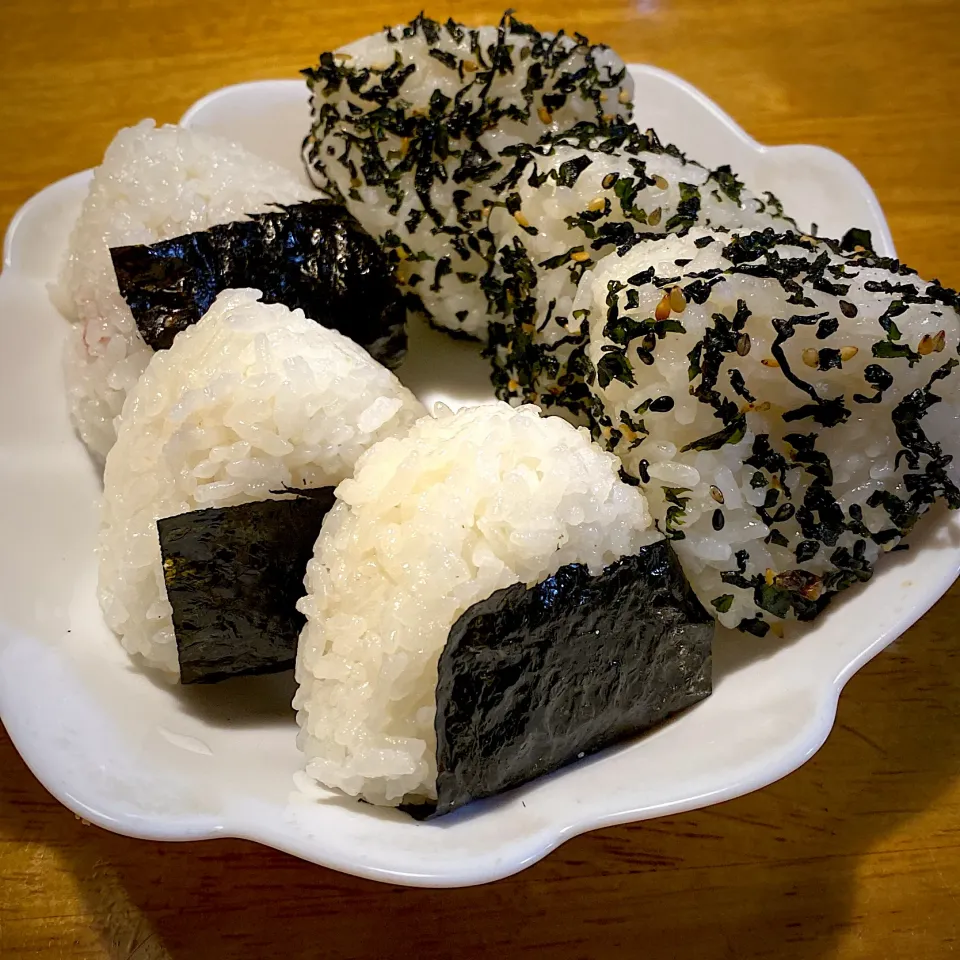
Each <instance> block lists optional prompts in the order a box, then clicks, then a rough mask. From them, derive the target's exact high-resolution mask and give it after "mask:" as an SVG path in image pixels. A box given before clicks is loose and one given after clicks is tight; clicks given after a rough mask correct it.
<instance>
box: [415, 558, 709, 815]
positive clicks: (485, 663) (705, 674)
mask: <svg viewBox="0 0 960 960" xmlns="http://www.w3.org/2000/svg"><path fill="white" fill-rule="evenodd" d="M713 632H714V622H713V618H712V617H711V616H710V615H709V614H708V613H707V611H706V610H704V608H703V606H702V605H701V604H700V602H699V601H698V600H697V598H696V597H695V596H694V594H693V591H692V590H691V589H690V586H689V584H688V583H687V581H686V579H685V577H684V575H683V571H682V570H681V569H680V564H679V561H678V560H677V558H676V555H675V554H674V552H673V550H672V549H671V548H670V546H669V545H668V544H667V543H666V542H664V541H660V542H658V543H655V544H653V545H652V546H649V547H644V548H643V549H642V550H641V551H640V553H639V554H637V555H636V556H633V557H625V558H624V559H622V560H619V561H618V562H616V563H614V564H611V565H610V566H609V567H607V568H606V569H605V570H604V571H603V572H602V573H600V574H599V575H598V576H595V577H594V576H591V575H590V573H589V571H588V570H587V569H586V567H584V566H582V565H580V564H569V565H567V566H565V567H561V568H560V570H558V571H557V573H556V574H554V575H553V576H552V577H548V578H547V579H545V580H543V581H541V582H540V583H538V584H536V585H535V586H534V587H531V588H527V587H526V586H525V585H524V584H522V583H521V584H515V585H514V586H512V587H507V588H506V589H504V590H498V591H497V592H496V593H494V594H493V595H492V596H490V597H489V598H488V599H486V600H481V601H480V602H479V603H475V604H474V605H473V606H472V607H470V608H469V609H468V610H467V611H466V612H465V613H464V614H463V615H462V616H461V617H460V619H459V620H457V622H456V623H455V624H454V625H453V627H452V628H451V629H450V635H449V638H448V640H447V644H446V646H445V647H444V649H443V652H442V653H441V655H440V662H439V665H438V679H437V712H436V721H435V726H436V732H437V802H436V804H435V805H433V804H430V805H427V804H424V805H418V806H415V807H408V808H407V809H408V810H409V812H411V813H412V814H414V815H415V816H417V818H418V819H420V818H422V817H424V816H426V817H428V818H432V817H438V816H441V815H443V814H446V813H449V812H450V811H451V810H455V809H456V808H458V807H461V806H463V805H464V804H467V803H470V802H471V801H472V800H477V799H480V798H481V797H489V796H493V795H495V794H498V793H501V792H503V791H504V790H509V789H510V788H512V787H516V786H519V785H520V784H523V783H527V782H528V781H530V780H533V779H534V778H536V777H540V776H542V775H544V774H546V773H550V772H551V771H553V770H557V769H559V768H560V767H563V766H566V765H567V764H569V763H572V762H574V761H576V760H577V759H579V758H581V757H583V756H586V755H588V754H592V753H595V752H596V751H598V750H602V749H603V748H604V747H607V746H610V745H611V744H614V743H617V742H619V741H622V740H624V739H625V738H628V737H632V736H635V735H637V734H638V733H641V732H642V731H645V730H648V729H650V728H651V727H653V726H654V725H656V724H658V723H661V722H662V721H663V720H665V719H666V718H668V717H669V716H671V715H672V714H675V713H677V712H678V711H680V710H683V709H685V708H686V707H689V706H690V705H691V704H694V703H696V702H697V701H699V700H702V699H704V698H705V697H707V696H708V695H709V694H710V692H711V651H712V640H713Z"/></svg>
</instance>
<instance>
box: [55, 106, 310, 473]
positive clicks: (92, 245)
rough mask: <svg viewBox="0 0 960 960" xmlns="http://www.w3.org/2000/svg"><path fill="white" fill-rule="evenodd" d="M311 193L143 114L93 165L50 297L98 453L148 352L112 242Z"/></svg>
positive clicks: (71, 395)
mask: <svg viewBox="0 0 960 960" xmlns="http://www.w3.org/2000/svg"><path fill="white" fill-rule="evenodd" d="M317 196H318V194H317V192H316V191H315V190H313V189H312V188H310V187H308V186H307V185H306V184H305V183H303V182H302V180H301V178H300V177H299V176H298V175H297V174H295V173H293V172H292V171H290V170H286V169H284V168H283V167H281V166H279V165H277V164H275V163H271V162H270V161H268V160H264V159H262V158H260V157H257V156H254V155H253V154H252V153H250V152H248V151H247V150H244V149H243V148H242V147H239V146H237V145H236V144H234V143H230V142H229V141H228V140H224V139H223V138H221V137H216V136H213V135H211V134H207V133H199V132H197V131H194V130H188V129H186V128H184V127H177V126H162V127H156V126H154V123H153V121H152V120H144V121H143V122H142V123H139V124H137V125H136V126H134V127H126V128H124V129H123V130H121V131H120V132H119V133H118V134H117V135H116V136H115V137H114V138H113V141H112V142H111V144H110V146H109V147H107V150H106V153H105V155H104V158H103V163H101V164H100V166H99V167H97V168H96V170H94V172H93V177H92V179H91V181H90V187H89V190H88V192H87V196H86V198H85V200H84V202H83V207H82V209H81V212H80V217H79V219H78V220H77V223H76V225H75V226H74V228H73V232H72V233H71V235H70V243H69V248H68V253H67V259H66V261H65V263H64V265H63V270H62V272H61V276H60V278H59V282H58V284H57V286H56V288H55V289H54V290H53V291H52V296H53V299H54V301H55V302H56V305H57V307H58V308H59V309H60V310H61V312H62V313H64V315H65V316H67V317H68V319H70V320H71V321H72V327H71V331H70V337H69V339H68V341H67V348H66V356H65V358H64V359H65V367H66V380H67V393H68V399H69V403H70V414H71V417H72V419H73V423H74V426H75V427H76V429H77V432H78V433H79V434H80V437H81V439H82V440H83V442H84V443H85V444H86V445H87V446H88V447H89V448H90V450H91V451H92V452H93V453H94V454H96V455H97V456H98V457H99V458H103V457H105V456H106V455H107V451H108V450H109V449H110V447H111V446H113V442H114V440H115V439H116V428H115V425H114V419H115V418H116V417H117V415H118V414H119V413H120V409H121V407H122V406H123V401H124V399H125V397H126V395H127V393H128V391H130V390H131V389H132V388H133V385H134V384H135V383H136V382H137V377H139V376H140V374H141V373H142V372H143V369H144V367H146V365H147V362H148V361H149V360H150V356H151V354H152V351H151V350H150V348H149V347H148V346H147V345H146V343H144V341H143V338H142V337H141V336H140V333H139V331H138V330H137V325H136V323H135V322H134V319H133V314H131V312H130V308H129V307H128V306H127V304H126V302H125V301H124V299H123V297H122V296H121V295H120V290H119V288H118V287H117V278H116V274H115V273H114V268H113V262H112V261H111V259H110V248H111V247H119V246H127V245H130V244H140V243H144V244H149V243H156V242H157V241H158V240H169V239H171V238H173V237H179V236H182V235H183V234H185V233H192V232H195V231H197V230H204V229H206V228H207V227H211V226H213V225H215V224H220V223H230V222H232V221H235V220H244V219H246V215H247V214H251V213H261V212H263V211H266V210H270V209H274V204H277V203H285V204H286V203H297V202H299V201H302V200H312V199H314V198H315V197H317Z"/></svg>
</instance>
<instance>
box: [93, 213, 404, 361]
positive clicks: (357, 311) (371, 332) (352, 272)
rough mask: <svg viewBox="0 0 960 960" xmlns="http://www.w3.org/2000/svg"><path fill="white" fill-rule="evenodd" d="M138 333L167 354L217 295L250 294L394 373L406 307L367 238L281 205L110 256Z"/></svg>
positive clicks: (336, 216)
mask: <svg viewBox="0 0 960 960" xmlns="http://www.w3.org/2000/svg"><path fill="white" fill-rule="evenodd" d="M110 256H111V258H112V260H113V266H114V269H115V270H116V274H117V283H118V285H119V287H120V293H121V294H122V296H123V298H124V299H125V300H126V302H127V305H128V306H129V307H130V310H131V312H132V313H133V316H134V319H135V320H136V322H137V327H138V329H139V330H140V334H141V336H142V337H143V339H144V341H145V342H146V343H147V345H148V346H150V347H152V348H153V349H154V350H165V349H167V348H169V346H170V344H171V343H173V338H174V337H175V336H176V335H177V333H179V332H180V331H181V330H185V329H186V328H187V327H188V326H190V325H191V324H194V323H196V322H197V321H198V320H199V319H200V317H202V316H203V315H204V314H205V313H206V312H207V310H208V309H209V308H210V305H211V304H212V303H213V301H214V299H215V298H216V296H217V294H219V293H221V292H222V291H224V290H227V289H229V288H231V287H232V288H253V289H256V290H259V291H260V292H261V295H262V296H261V300H262V302H263V303H280V304H283V306H285V307H288V308H289V309H290V310H296V309H300V310H303V312H304V313H305V314H306V316H308V317H309V318H310V319H311V320H315V321H316V322H317V323H320V324H322V325H323V326H325V327H329V328H331V329H333V330H339V331H340V333H342V334H344V335H345V336H347V337H349V338H350V339H351V340H353V341H354V342H355V343H358V344H359V345H360V346H361V347H363V348H364V349H365V350H367V351H368V352H369V353H370V355H371V356H372V357H373V358H374V360H377V361H379V362H380V363H382V364H384V365H385V366H387V367H390V368H393V367H396V366H398V365H399V364H400V361H401V360H402V359H403V356H404V354H405V353H406V349H407V333H406V307H405V306H404V302H403V298H402V297H401V295H400V293H399V291H398V289H397V285H396V281H395V279H394V276H393V270H392V268H391V267H390V265H389V263H388V262H387V259H386V256H385V255H384V253H383V251H382V250H381V249H380V247H379V246H378V244H377V242H376V241H375V240H374V239H373V237H371V236H370V234H368V233H367V232H366V231H365V230H364V229H363V227H361V226H360V224H359V223H358V222H357V221H356V219H355V218H354V217H353V216H351V214H350V213H349V212H348V211H347V210H346V209H345V208H344V207H343V206H342V205H340V204H337V203H334V202H333V201H330V200H312V201H309V202H307V203H298V204H290V205H287V206H279V209H277V210H273V211H267V212H264V213H255V214H251V215H249V216H248V217H247V218H246V219H244V220H239V221H235V222H233V223H224V224H217V225H215V226H212V227H208V228H207V229H206V230H203V231H201V232H198V233H190V234H185V235H184V236H180V237H174V238H172V239H170V240H162V241H160V242H158V243H154V244H143V245H137V246H124V247H113V248H111V250H110Z"/></svg>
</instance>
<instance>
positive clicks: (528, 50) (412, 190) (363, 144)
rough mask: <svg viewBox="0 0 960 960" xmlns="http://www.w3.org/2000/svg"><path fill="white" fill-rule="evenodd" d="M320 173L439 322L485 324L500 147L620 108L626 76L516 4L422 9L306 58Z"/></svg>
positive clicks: (624, 103)
mask: <svg viewBox="0 0 960 960" xmlns="http://www.w3.org/2000/svg"><path fill="white" fill-rule="evenodd" d="M307 77H308V83H309V84H310V88H311V91H312V94H313V120H314V123H313V132H312V135H311V140H310V141H309V143H308V145H307V150H306V159H307V163H308V166H309V167H310V168H311V169H312V170H313V172H314V174H315V177H316V180H317V182H318V184H319V185H320V186H321V187H323V189H325V190H328V191H330V192H331V194H332V195H334V196H336V197H337V198H338V199H342V200H343V202H344V203H345V204H346V205H347V207H348V208H349V209H350V212H351V213H353V215H354V216H355V217H356V218H357V219H358V220H359V221H360V222H361V223H362V224H363V225H364V227H366V229H367V230H369V231H370V232H371V233H372V234H373V235H374V236H376V237H377V238H378V239H379V240H380V241H381V242H382V243H383V244H384V245H385V246H386V247H387V248H388V249H389V250H391V251H392V252H393V254H394V256H395V257H396V259H397V261H398V263H399V264H400V270H399V276H400V279H401V280H402V282H404V283H405V285H406V288H407V290H408V292H409V293H410V294H411V295H412V296H414V297H416V298H419V300H420V301H421V303H422V305H423V307H424V308H425V310H426V311H427V313H428V314H429V315H430V316H431V318H432V320H433V322H434V323H435V324H436V325H438V326H441V327H446V328H449V329H451V330H453V331H455V332H457V333H462V334H467V335H469V336H474V337H479V338H480V339H483V338H484V337H485V332H486V325H487V301H486V297H485V296H484V293H483V291H482V289H481V286H480V280H481V278H482V277H483V275H484V273H485V272H486V268H487V262H488V260H489V256H490V250H489V236H488V234H487V231H486V218H487V213H488V212H489V206H490V204H491V203H492V202H493V200H494V199H495V198H496V190H495V187H496V184H497V182H498V181H499V180H500V179H501V178H502V177H503V176H504V174H506V172H507V171H508V170H509V169H510V167H511V166H512V163H513V161H512V159H511V158H501V157H500V152H501V151H502V150H503V149H505V148H507V147H509V146H512V145H515V144H517V143H520V142H522V141H536V140H537V139H539V138H540V136H541V135H543V134H545V133H548V132H550V131H557V130H561V129H565V128H566V127H568V126H572V125H573V124H575V123H577V122H579V121H581V120H587V121H590V122H592V123H596V122H599V121H601V120H602V119H603V118H604V117H608V118H614V117H621V118H625V117H627V116H629V113H630V110H631V107H632V104H631V103H630V101H631V99H632V94H633V83H632V81H631V79H630V77H629V74H628V73H627V71H626V67H625V65H624V63H623V61H622V60H621V59H620V58H619V57H618V56H617V55H616V53H614V52H613V51H612V50H611V49H610V48H609V47H605V46H602V45H591V44H589V43H588V42H586V41H584V39H583V38H582V37H576V38H575V37H569V36H566V35H563V34H560V35H553V34H547V33H544V34H541V33H539V32H538V31H536V30H535V29H533V28H532V27H530V26H529V25H527V24H523V23H521V22H520V21H518V20H517V19H516V18H515V17H513V16H512V15H509V14H508V15H506V16H505V17H504V18H503V20H502V21H501V23H500V25H499V27H493V26H487V27H479V28H470V27H466V26H463V25H462V24H457V23H454V22H453V21H452V20H449V21H447V22H446V23H439V22H436V21H433V20H430V19H428V18H426V17H423V16H422V15H421V16H419V17H417V18H416V19H415V20H414V21H412V22H411V23H410V24H408V25H404V26H400V27H396V28H393V29H389V30H386V31H384V32H383V33H379V34H374V35H373V36H370V37H365V38H363V39H362V40H358V41H355V42H354V43H352V44H350V45H349V46H347V47H346V48H344V50H342V51H340V52H338V53H326V54H323V55H322V56H321V58H320V62H319V64H318V66H317V67H316V68H315V69H313V70H311V71H308V72H307Z"/></svg>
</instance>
